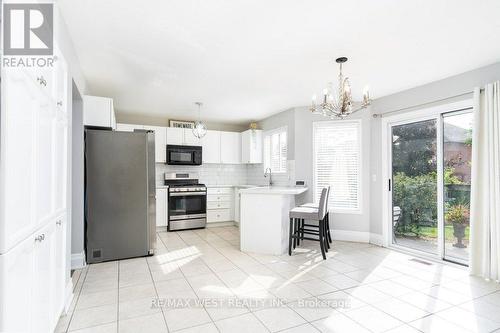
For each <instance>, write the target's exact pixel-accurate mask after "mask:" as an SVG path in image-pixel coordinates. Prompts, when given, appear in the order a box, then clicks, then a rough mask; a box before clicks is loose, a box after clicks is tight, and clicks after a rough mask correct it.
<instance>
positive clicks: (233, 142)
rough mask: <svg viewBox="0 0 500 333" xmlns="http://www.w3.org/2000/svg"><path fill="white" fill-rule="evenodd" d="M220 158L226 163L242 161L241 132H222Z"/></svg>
mask: <svg viewBox="0 0 500 333" xmlns="http://www.w3.org/2000/svg"><path fill="white" fill-rule="evenodd" d="M220 160H221V163H224V164H239V163H241V135H240V133H237V132H220Z"/></svg>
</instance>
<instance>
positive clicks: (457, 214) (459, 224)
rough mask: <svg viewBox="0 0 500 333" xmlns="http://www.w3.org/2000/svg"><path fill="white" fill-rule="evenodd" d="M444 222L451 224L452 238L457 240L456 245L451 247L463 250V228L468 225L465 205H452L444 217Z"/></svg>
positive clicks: (467, 213) (467, 210)
mask: <svg viewBox="0 0 500 333" xmlns="http://www.w3.org/2000/svg"><path fill="white" fill-rule="evenodd" d="M444 218H445V220H446V222H451V223H452V224H453V236H455V237H456V238H457V242H456V244H453V246H455V247H458V248H465V247H466V246H465V245H464V243H463V242H462V240H463V239H464V237H465V228H466V227H467V225H468V224H469V208H468V207H467V206H465V205H454V206H451V207H450V209H449V210H448V211H447V212H446V214H445V215H444Z"/></svg>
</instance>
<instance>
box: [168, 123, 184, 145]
mask: <svg viewBox="0 0 500 333" xmlns="http://www.w3.org/2000/svg"><path fill="white" fill-rule="evenodd" d="M167 144H168V145H183V144H184V129H183V128H177V127H167Z"/></svg>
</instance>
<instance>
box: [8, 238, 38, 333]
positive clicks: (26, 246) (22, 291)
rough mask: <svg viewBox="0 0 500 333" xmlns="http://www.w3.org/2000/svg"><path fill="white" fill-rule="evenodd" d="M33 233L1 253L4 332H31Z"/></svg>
mask: <svg viewBox="0 0 500 333" xmlns="http://www.w3.org/2000/svg"><path fill="white" fill-rule="evenodd" d="M34 243H35V241H34V239H33V238H31V237H29V238H27V239H26V240H24V241H23V242H21V243H20V244H18V245H17V246H16V247H14V248H13V249H11V250H10V251H9V252H8V253H7V254H4V255H0V295H1V297H0V309H1V311H0V332H30V331H31V327H32V317H33V311H31V310H32V309H31V306H32V304H33V294H32V291H33V288H32V287H33V283H34V276H33V266H34V245H35V244H34Z"/></svg>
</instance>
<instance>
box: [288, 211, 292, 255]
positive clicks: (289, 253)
mask: <svg viewBox="0 0 500 333" xmlns="http://www.w3.org/2000/svg"><path fill="white" fill-rule="evenodd" d="M292 229H293V218H290V231H289V232H288V234H289V235H288V255H289V256H291V255H292V235H293V230H292Z"/></svg>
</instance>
